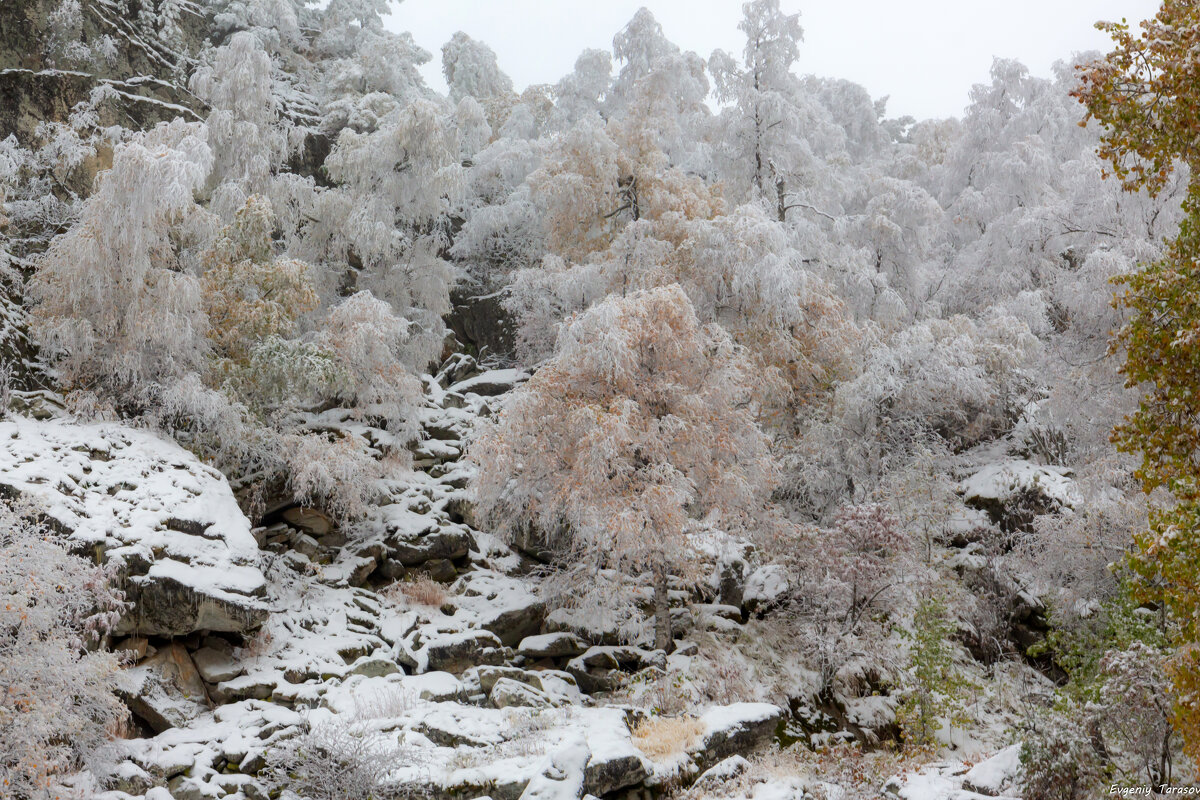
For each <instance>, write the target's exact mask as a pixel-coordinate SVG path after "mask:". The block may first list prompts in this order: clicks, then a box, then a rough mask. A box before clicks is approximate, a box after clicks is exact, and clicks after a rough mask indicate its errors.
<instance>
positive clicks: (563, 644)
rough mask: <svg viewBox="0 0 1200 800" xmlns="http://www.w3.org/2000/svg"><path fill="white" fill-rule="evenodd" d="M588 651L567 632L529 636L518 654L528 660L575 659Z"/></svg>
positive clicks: (518, 649) (584, 643) (582, 642)
mask: <svg viewBox="0 0 1200 800" xmlns="http://www.w3.org/2000/svg"><path fill="white" fill-rule="evenodd" d="M587 649H588V645H587V643H586V642H584V641H583V640H582V639H580V638H579V637H578V636H576V635H575V634H573V633H569V632H566V631H560V632H558V633H543V634H541V635H538V636H527V637H525V638H524V639H522V640H521V644H520V645H519V646H518V647H517V652H518V653H519V654H521V655H523V656H525V657H526V658H531V659H539V658H574V657H575V656H577V655H580V654H581V653H583V652H584V651H586V650H587Z"/></svg>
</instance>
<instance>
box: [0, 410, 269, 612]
mask: <svg viewBox="0 0 1200 800" xmlns="http://www.w3.org/2000/svg"><path fill="white" fill-rule="evenodd" d="M0 491H4V492H6V493H7V494H10V495H18V496H24V497H26V498H28V499H29V500H30V501H32V502H33V503H34V504H36V505H37V506H38V507H39V508H40V509H41V510H42V511H44V512H45V514H46V515H47V517H48V519H50V520H51V522H52V524H53V525H54V527H56V528H57V529H58V530H60V531H61V532H62V533H63V534H64V536H65V537H66V539H67V542H68V544H69V546H70V547H71V549H72V550H74V551H76V552H79V553H83V554H86V555H88V556H90V557H93V558H95V559H97V560H101V561H103V562H106V563H108V564H111V565H113V566H114V568H115V569H116V572H117V576H118V580H119V582H120V583H121V584H122V587H123V588H124V589H125V592H126V598H127V599H128V600H129V601H130V602H132V604H133V605H132V608H131V609H130V610H129V611H128V612H127V613H126V614H125V616H124V617H123V618H122V619H121V621H120V623H119V624H118V626H117V628H116V631H115V633H116V635H119V636H121V635H126V634H132V633H136V634H140V635H158V636H184V635H186V634H189V633H192V632H195V631H225V632H233V633H245V632H247V631H250V630H253V629H254V628H256V627H258V625H260V624H261V623H262V621H263V620H264V619H265V617H266V607H265V605H264V604H263V602H262V600H261V597H262V595H263V593H264V592H265V589H266V580H265V578H264V577H263V574H262V572H261V570H260V569H259V566H258V557H259V551H258V543H257V542H256V541H255V539H254V537H253V536H252V535H251V534H250V523H249V521H248V520H247V519H246V517H245V516H244V515H243V514H242V512H241V510H240V509H239V508H238V505H237V502H236V500H234V497H233V493H232V492H231V491H230V489H229V485H228V483H227V482H226V481H225V478H224V477H223V476H222V475H221V474H220V473H218V472H217V471H216V470H214V469H212V468H211V467H208V466H206V465H204V464H202V463H201V462H200V461H199V460H198V459H197V458H196V457H195V456H193V455H192V454H191V453H188V452H187V451H186V450H184V449H183V448H181V447H179V446H178V445H175V444H173V443H171V442H167V441H164V440H162V439H159V438H157V437H155V436H153V435H151V434H149V433H146V432H144V431H139V430H133V429H131V428H126V427H123V426H120V425H115V424H97V425H81V424H76V423H70V422H64V421H60V420H48V421H44V422H36V421H33V420H29V419H24V418H14V419H11V420H5V421H3V422H0Z"/></svg>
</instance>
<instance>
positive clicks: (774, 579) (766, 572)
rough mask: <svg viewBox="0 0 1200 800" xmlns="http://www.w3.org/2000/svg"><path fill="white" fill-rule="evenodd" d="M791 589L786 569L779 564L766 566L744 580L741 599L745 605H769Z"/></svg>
mask: <svg viewBox="0 0 1200 800" xmlns="http://www.w3.org/2000/svg"><path fill="white" fill-rule="evenodd" d="M789 588H791V581H790V580H789V579H788V574H787V569H786V568H785V567H783V565H781V564H768V565H767V566H765V567H759V568H758V569H756V570H754V572H751V573H750V575H749V576H748V577H747V578H746V588H745V593H744V595H743V598H744V600H745V602H747V603H752V602H754V603H758V604H760V605H770V604H771V603H773V602H775V601H776V600H778V599H779V598H780V597H782V596H783V595H784V593H785V592H787V590H788V589H789Z"/></svg>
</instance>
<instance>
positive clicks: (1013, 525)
mask: <svg viewBox="0 0 1200 800" xmlns="http://www.w3.org/2000/svg"><path fill="white" fill-rule="evenodd" d="M1069 475H1070V471H1069V470H1067V469H1064V468H1062V467H1047V466H1043V465H1041V464H1034V463H1032V462H1030V461H1024V460H1017V461H1007V462H1002V463H995V464H988V465H986V466H985V467H983V468H982V469H980V470H979V471H978V472H976V473H975V474H974V475H972V476H971V477H969V478H967V479H966V480H964V481H962V482H961V483H960V484H959V485H958V491H959V493H960V494H961V495H962V496H963V500H964V501H965V502H966V503H967V505H968V506H971V507H973V508H976V509H979V510H981V511H984V512H986V513H987V514H988V516H989V517H991V519H992V521H993V522H995V523H996V524H998V525H1000V526H1002V527H1004V528H1005V529H1007V530H1014V529H1017V528H1021V527H1023V526H1025V525H1028V524H1029V522H1031V521H1032V519H1033V517H1035V516H1037V515H1039V514H1047V513H1050V512H1053V511H1058V510H1060V509H1064V508H1074V507H1075V506H1076V505H1078V504H1079V502H1080V498H1079V492H1078V490H1077V489H1076V487H1075V482H1074V481H1073V480H1072V479H1071V478H1070V477H1069Z"/></svg>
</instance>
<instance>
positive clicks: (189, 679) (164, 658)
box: [117, 643, 210, 733]
mask: <svg viewBox="0 0 1200 800" xmlns="http://www.w3.org/2000/svg"><path fill="white" fill-rule="evenodd" d="M117 694H118V696H120V697H121V699H122V700H124V701H125V704H126V705H128V706H129V709H130V711H132V712H133V713H134V715H136V716H137V717H139V718H140V719H142V720H143V721H144V722H145V723H146V724H147V725H149V726H150V727H151V728H152V729H153V730H154V731H155V732H157V733H161V732H162V731H165V730H167V729H168V728H180V727H185V726H186V725H187V724H188V723H189V722H191V721H192V720H194V719H196V718H197V717H199V716H200V715H201V714H203V713H205V712H206V711H208V709H209V706H210V701H209V697H208V693H207V692H206V690H205V687H204V681H203V679H202V678H201V675H200V673H199V671H197V669H196V665H195V664H194V663H193V662H192V659H191V657H190V656H189V655H188V652H187V649H186V648H185V647H184V646H183V645H182V644H179V643H174V644H171V645H169V646H167V647H164V648H163V649H161V650H159V651H158V652H157V653H155V654H154V655H153V656H151V657H150V658H148V659H146V660H145V661H143V662H142V663H140V664H138V665H137V666H135V667H131V668H129V669H127V670H125V671H124V672H123V673H122V674H121V679H120V682H119V684H118V690H117Z"/></svg>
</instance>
